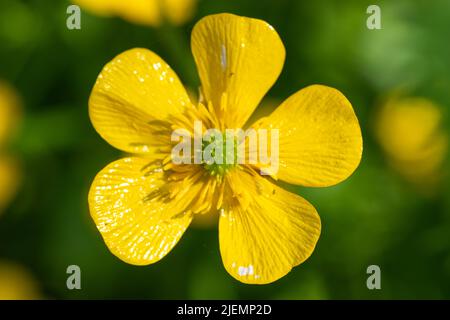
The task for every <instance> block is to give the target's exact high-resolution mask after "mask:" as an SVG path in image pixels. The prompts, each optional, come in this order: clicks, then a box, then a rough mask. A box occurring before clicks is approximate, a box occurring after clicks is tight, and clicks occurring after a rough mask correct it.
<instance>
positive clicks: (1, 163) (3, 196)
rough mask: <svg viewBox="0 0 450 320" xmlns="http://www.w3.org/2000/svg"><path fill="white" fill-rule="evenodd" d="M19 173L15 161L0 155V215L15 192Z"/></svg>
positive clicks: (19, 178)
mask: <svg viewBox="0 0 450 320" xmlns="http://www.w3.org/2000/svg"><path fill="white" fill-rule="evenodd" d="M20 181H21V172H20V169H19V164H18V163H17V161H16V160H15V159H13V158H11V157H7V156H5V155H1V154H0V214H1V213H2V211H3V209H5V208H6V207H7V206H8V204H9V203H10V201H11V200H12V198H13V197H14V195H15V194H16V192H17V189H18V187H19V184H20Z"/></svg>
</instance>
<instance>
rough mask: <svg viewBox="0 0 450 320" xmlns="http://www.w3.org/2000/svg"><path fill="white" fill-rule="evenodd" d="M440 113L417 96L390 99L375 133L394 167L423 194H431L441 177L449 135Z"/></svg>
mask: <svg viewBox="0 0 450 320" xmlns="http://www.w3.org/2000/svg"><path fill="white" fill-rule="evenodd" d="M441 117H442V115H441V111H440V108H439V107H438V106H436V105H435V104H434V103H433V102H431V101H429V100H427V99H425V98H418V97H410V98H398V97H395V98H391V99H389V100H388V101H387V103H386V104H384V105H383V106H382V108H381V109H380V112H379V114H378V116H377V118H376V126H375V133H376V137H377V140H378V142H379V143H380V146H381V147H382V148H383V150H384V152H385V153H386V155H387V157H388V161H389V163H390V164H391V166H392V167H393V168H394V169H395V170H396V171H397V172H399V173H400V174H401V175H402V176H403V177H404V178H405V179H406V180H408V181H409V182H411V183H412V184H414V185H415V186H417V187H419V188H420V191H423V192H424V193H428V194H430V193H432V192H433V191H434V188H435V187H436V183H438V182H439V179H440V178H441V177H442V164H443V162H444V160H445V156H446V153H447V147H448V136H447V134H446V133H445V132H444V131H443V130H442V128H441Z"/></svg>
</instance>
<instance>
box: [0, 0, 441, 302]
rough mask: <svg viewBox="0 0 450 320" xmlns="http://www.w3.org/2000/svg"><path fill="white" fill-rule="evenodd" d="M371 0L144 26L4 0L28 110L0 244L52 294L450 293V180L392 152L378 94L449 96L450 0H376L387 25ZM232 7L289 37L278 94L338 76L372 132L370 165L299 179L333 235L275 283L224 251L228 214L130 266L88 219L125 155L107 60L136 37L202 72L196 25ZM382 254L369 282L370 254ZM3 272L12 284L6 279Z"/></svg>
mask: <svg viewBox="0 0 450 320" xmlns="http://www.w3.org/2000/svg"><path fill="white" fill-rule="evenodd" d="M370 4H372V2H370V1H365V0H362V1H361V0H354V1H339V0H327V1H325V0H322V1H299V0H279V1H273V0H214V1H208V0H204V1H200V3H199V5H198V10H197V13H196V15H195V18H194V19H193V20H192V21H191V22H190V23H189V24H187V25H185V26H182V27H174V26H163V27H160V28H148V27H143V26H137V25H133V24H130V23H127V22H124V21H122V20H120V19H115V18H103V17H96V16H93V15H90V14H88V13H85V12H82V29H81V30H68V29H67V28H66V18H67V14H66V8H67V6H68V5H69V2H66V1H50V0H48V1H42V0H29V1H21V0H2V1H1V2H0V61H1V63H0V78H1V79H4V80H6V81H8V82H9V83H10V84H12V85H13V86H15V87H16V89H17V90H18V92H19V93H20V95H21V98H22V100H23V105H24V119H23V122H22V125H21V130H20V131H19V134H18V135H17V136H16V138H15V139H14V141H13V143H12V144H11V147H10V152H11V153H13V154H15V155H16V156H17V157H19V158H20V159H21V161H20V162H21V165H22V170H23V178H22V185H21V188H20V191H19V193H18V194H17V196H16V198H15V200H14V201H13V203H11V205H10V206H9V208H8V209H7V211H6V212H4V214H3V215H2V216H0V258H2V259H8V260H12V261H15V262H16V263H20V264H22V265H24V266H26V267H27V268H28V269H29V271H30V272H31V273H32V274H33V275H34V277H35V279H36V281H37V282H38V284H39V285H40V288H41V291H42V293H43V295H44V296H45V297H51V298H66V299H72V298H89V299H91V298H159V299H165V298H179V299H180V298H192V299H196V298H202V299H208V298H255V299H258V298H263V299H270V298H274V299H325V298H367V299H379V298H449V297H450V241H449V238H450V237H449V235H450V200H449V197H448V195H449V194H450V182H449V179H448V177H447V176H446V174H447V171H448V168H449V166H448V161H447V162H446V166H445V167H444V168H443V172H442V179H441V182H442V183H441V185H440V186H439V187H438V188H437V191H436V192H435V193H434V194H433V195H432V196H424V195H422V194H421V193H419V192H417V190H416V189H415V188H414V187H413V186H411V185H409V184H408V183H407V182H406V181H404V180H403V179H402V177H401V176H400V175H399V174H398V173H396V172H395V171H394V170H393V169H392V168H391V167H390V166H389V165H388V161H387V159H386V158H385V156H384V153H383V152H382V150H381V149H380V146H379V145H378V144H377V143H376V141H375V139H374V134H373V121H374V119H375V117H374V115H375V113H376V111H377V108H378V106H379V103H380V101H382V99H383V98H384V97H386V96H387V95H389V94H390V93H391V92H392V91H393V90H397V89H399V88H400V89H401V90H402V92H404V93H406V94H407V95H412V96H416V95H417V96H423V97H426V98H428V99H430V100H432V101H434V102H436V103H437V104H438V105H440V106H442V112H443V115H444V124H445V125H444V130H446V131H447V132H448V128H449V126H448V120H447V118H446V117H447V114H448V112H447V110H448V108H449V107H450V90H449V88H450V59H449V57H450V44H449V41H448V33H449V30H450V2H449V1H447V0H432V1H424V0H417V1H410V0H398V1H378V3H377V4H378V5H379V6H380V7H381V13H382V29H381V30H368V29H367V28H366V19H367V17H368V14H367V13H366V9H367V7H368V6H369V5H370ZM218 12H231V13H235V14H239V15H244V16H251V17H256V18H261V19H264V20H266V21H268V22H269V23H270V24H272V25H273V26H274V27H275V29H276V30H277V31H278V32H279V34H280V36H281V38H282V39H283V42H284V44H285V46H286V51H287V59H286V63H285V68H284V71H283V73H282V75H281V77H280V80H279V81H278V82H277V84H276V85H275V87H274V88H272V90H271V91H270V92H269V96H270V98H271V99H274V100H276V101H282V100H283V99H285V98H287V97H288V96H289V95H290V94H292V93H294V92H295V91H297V90H298V89H300V88H303V87H304V86H307V85H309V84H313V83H321V84H326V85H329V86H332V87H335V88H338V89H339V90H341V91H342V92H343V93H344V94H345V95H346V96H347V97H348V98H349V100H350V101H351V102H352V104H353V106H354V108H355V111H356V113H357V115H358V118H359V120H360V123H361V127H362V130H363V136H364V154H363V160H362V163H361V165H360V167H359V169H358V170H357V171H356V172H355V174H354V175H353V176H352V177H351V178H350V179H348V180H347V181H345V182H344V183H342V184H340V185H338V186H335V187H330V188H326V189H320V190H318V189H308V188H294V187H291V188H290V189H291V190H293V191H295V192H298V193H299V194H301V195H302V196H304V197H305V198H307V199H308V200H310V201H311V203H313V204H314V205H315V207H316V208H317V210H318V212H319V214H320V216H321V219H322V223H323V231H322V236H321V238H320V240H319V243H318V246H317V248H316V250H315V251H314V253H313V255H312V256H311V258H310V259H309V260H307V261H306V262H305V263H304V264H302V265H301V266H299V267H297V268H295V269H294V270H293V271H292V272H291V273H290V274H288V275H287V276H286V277H284V278H282V279H281V280H279V281H277V282H275V283H273V284H270V285H266V286H248V285H244V284H241V283H239V282H237V281H235V280H234V279H233V278H232V277H230V276H229V275H228V274H227V272H226V271H225V269H224V268H223V266H222V262H221V258H220V253H219V244H218V236H217V228H216V227H213V228H211V229H204V228H190V229H189V230H188V231H187V232H186V234H185V235H184V236H183V239H182V240H181V241H180V242H179V244H178V245H177V246H176V247H175V249H174V250H173V251H172V252H171V253H170V254H169V255H168V256H167V257H166V258H164V259H163V260H162V261H161V262H159V263H157V264H155V265H151V266H147V267H135V266H131V265H127V264H125V263H123V262H121V261H120V260H118V259H117V258H115V257H114V256H113V255H112V254H110V253H109V252H108V249H107V247H106V246H105V245H104V244H103V241H102V239H101V237H100V234H99V233H98V232H97V231H96V229H95V226H94V224H93V222H92V221H91V219H90V217H89V213H88V208H87V193H88V189H89V186H90V183H91V181H92V179H93V177H94V176H95V174H96V173H97V172H98V171H99V170H100V169H101V168H103V167H104V166H105V165H107V164H108V163H109V162H111V161H112V160H115V159H118V158H119V157H120V156H121V155H120V153H119V152H118V151H116V150H115V149H113V148H112V147H110V146H109V145H108V144H107V143H105V142H104V141H103V140H102V139H101V138H100V137H99V136H98V135H97V133H96V132H95V131H94V129H93V128H92V126H91V124H90V121H89V118H88V113H87V101H88V97H89V93H90V90H91V88H92V86H93V83H94V81H95V79H96V77H97V75H98V73H99V71H100V70H101V68H102V67H103V66H104V64H105V63H106V62H108V61H109V60H110V59H112V58H113V57H114V56H115V55H117V54H118V53H120V52H122V51H124V50H126V49H129V48H133V47H146V48H149V49H151V50H153V51H155V52H157V53H158V54H159V55H160V56H161V57H164V59H165V60H166V61H167V62H168V63H169V64H170V65H171V66H172V68H173V69H174V70H175V71H176V72H177V73H178V74H179V76H180V78H181V79H182V80H183V82H184V83H185V84H186V86H188V87H190V88H193V90H195V88H197V87H198V85H199V82H198V77H197V75H196V70H195V66H194V62H193V58H192V55H191V53H190V50H189V41H190V31H191V29H192V26H193V25H194V24H195V22H196V21H197V20H198V19H200V18H201V17H202V16H205V15H208V14H211V13H218ZM71 264H76V265H79V266H80V267H81V270H82V290H73V291H70V290H68V289H67V288H66V278H67V274H66V268H67V266H68V265H71ZM371 264H376V265H379V266H380V267H381V272H382V289H381V290H368V289H367V287H366V279H367V276H368V275H367V274H366V268H367V267H368V266H369V265H371ZM0 286H1V283H0Z"/></svg>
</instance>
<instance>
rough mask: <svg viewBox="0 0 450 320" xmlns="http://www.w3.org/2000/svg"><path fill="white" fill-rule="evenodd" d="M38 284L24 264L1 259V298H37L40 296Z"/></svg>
mask: <svg viewBox="0 0 450 320" xmlns="http://www.w3.org/2000/svg"><path fill="white" fill-rule="evenodd" d="M38 292H39V290H38V288H37V284H36V282H35V281H34V279H33V277H32V276H31V275H30V274H29V272H28V271H27V270H26V269H25V268H23V267H22V266H20V265H18V264H16V263H12V262H9V261H0V300H35V299H39V298H40V294H39V293H38Z"/></svg>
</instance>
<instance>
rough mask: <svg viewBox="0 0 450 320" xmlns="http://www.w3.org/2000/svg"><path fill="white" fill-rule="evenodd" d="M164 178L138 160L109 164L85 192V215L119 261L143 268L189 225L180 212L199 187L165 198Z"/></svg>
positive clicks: (146, 162)
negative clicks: (183, 195) (88, 216)
mask: <svg viewBox="0 0 450 320" xmlns="http://www.w3.org/2000/svg"><path fill="white" fill-rule="evenodd" d="M167 180H168V179H167V176H166V175H165V173H164V172H162V171H161V170H160V169H159V168H154V167H152V166H151V164H149V160H147V159H144V158H124V159H122V160H118V161H116V162H113V163H111V164H110V165H108V166H107V167H106V168H105V169H103V170H102V171H101V172H100V173H99V174H98V175H97V177H96V178H95V180H94V182H93V184H92V187H91V190H90V192H89V208H90V213H91V216H92V218H93V220H94V221H95V223H96V225H97V227H98V229H99V231H100V233H101V234H102V236H103V239H104V241H105V243H106V245H107V246H108V248H109V249H110V250H111V252H112V253H113V254H114V255H116V256H117V257H119V258H120V259H122V260H123V261H125V262H127V263H131V264H135V265H147V264H151V263H154V262H157V261H159V260H160V259H162V258H163V257H164V256H165V255H166V254H167V253H168V252H169V251H170V250H171V249H172V248H173V247H174V246H175V244H176V243H177V242H178V240H179V239H180V238H181V236H182V235H183V233H184V231H185V230H186V228H187V227H188V226H189V224H190V222H191V220H192V214H191V213H190V212H189V211H188V210H186V208H187V206H188V204H189V202H190V201H191V200H192V199H193V198H195V197H196V193H197V192H199V190H200V188H201V186H199V185H196V186H191V187H190V188H189V191H188V192H187V194H186V196H185V197H177V198H172V197H170V194H169V192H170V190H168V186H169V184H168V181H167Z"/></svg>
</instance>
